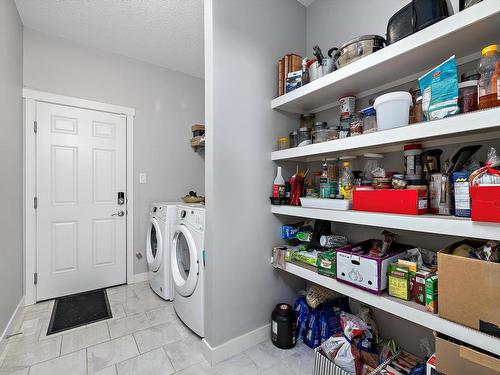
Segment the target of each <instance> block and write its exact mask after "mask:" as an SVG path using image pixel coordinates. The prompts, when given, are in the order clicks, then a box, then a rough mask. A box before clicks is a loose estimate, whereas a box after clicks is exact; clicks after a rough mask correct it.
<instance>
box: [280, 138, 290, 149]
mask: <svg viewBox="0 0 500 375" xmlns="http://www.w3.org/2000/svg"><path fill="white" fill-rule="evenodd" d="M287 148H288V138H287V137H281V138H278V151H279V150H286V149H287Z"/></svg>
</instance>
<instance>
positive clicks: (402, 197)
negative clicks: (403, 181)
mask: <svg viewBox="0 0 500 375" xmlns="http://www.w3.org/2000/svg"><path fill="white" fill-rule="evenodd" d="M352 209H353V210H357V211H368V212H385V213H389V214H406V215H423V214H426V213H428V212H429V199H428V196H427V192H426V191H424V190H413V189H375V190H354V192H353V198H352Z"/></svg>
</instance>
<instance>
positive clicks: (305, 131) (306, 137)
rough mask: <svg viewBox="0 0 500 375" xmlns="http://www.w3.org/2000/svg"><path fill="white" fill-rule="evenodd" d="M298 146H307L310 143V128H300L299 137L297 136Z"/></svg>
mask: <svg viewBox="0 0 500 375" xmlns="http://www.w3.org/2000/svg"><path fill="white" fill-rule="evenodd" d="M298 138H299V139H298V144H297V146H299V147H301V146H307V145H310V144H311V143H312V134H311V129H310V128H300V129H299V136H298Z"/></svg>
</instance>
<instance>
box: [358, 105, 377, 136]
mask: <svg viewBox="0 0 500 375" xmlns="http://www.w3.org/2000/svg"><path fill="white" fill-rule="evenodd" d="M361 112H362V113H363V134H368V133H373V132H376V131H377V112H376V111H375V109H374V108H373V107H368V108H365V109H363V110H362V111H361Z"/></svg>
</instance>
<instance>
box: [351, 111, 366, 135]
mask: <svg viewBox="0 0 500 375" xmlns="http://www.w3.org/2000/svg"><path fill="white" fill-rule="evenodd" d="M349 126H350V130H351V137H354V136H356V135H361V134H363V114H362V113H361V112H357V113H354V114H353V115H352V116H351V121H350V123H349Z"/></svg>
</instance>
